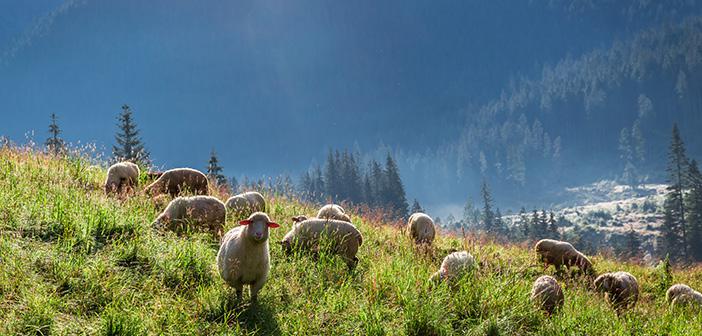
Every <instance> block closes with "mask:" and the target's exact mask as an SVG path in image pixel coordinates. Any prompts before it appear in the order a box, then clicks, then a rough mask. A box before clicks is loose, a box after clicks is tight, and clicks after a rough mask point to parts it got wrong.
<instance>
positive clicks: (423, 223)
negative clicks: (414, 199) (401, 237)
mask: <svg viewBox="0 0 702 336" xmlns="http://www.w3.org/2000/svg"><path fill="white" fill-rule="evenodd" d="M407 226H408V227H409V229H410V231H409V232H410V236H411V237H412V239H414V242H415V243H416V244H417V245H419V244H427V245H431V243H432V242H433V241H434V237H435V236H436V229H435V228H434V220H432V219H431V217H429V216H428V215H426V214H424V213H421V212H416V213H413V214H412V216H410V217H409V219H408V220H407Z"/></svg>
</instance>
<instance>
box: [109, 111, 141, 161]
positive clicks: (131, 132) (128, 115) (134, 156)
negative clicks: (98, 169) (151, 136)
mask: <svg viewBox="0 0 702 336" xmlns="http://www.w3.org/2000/svg"><path fill="white" fill-rule="evenodd" d="M117 120H118V124H117V126H118V127H119V132H117V134H116V135H115V141H117V145H115V146H112V159H113V161H121V160H124V161H131V162H134V163H140V164H142V165H148V164H150V160H149V152H148V151H147V150H146V149H145V148H144V144H143V143H142V142H141V138H140V137H139V130H138V129H137V126H136V124H135V123H134V120H133V119H132V110H131V109H130V108H129V106H127V105H123V106H122V112H120V114H119V116H118V117H117Z"/></svg>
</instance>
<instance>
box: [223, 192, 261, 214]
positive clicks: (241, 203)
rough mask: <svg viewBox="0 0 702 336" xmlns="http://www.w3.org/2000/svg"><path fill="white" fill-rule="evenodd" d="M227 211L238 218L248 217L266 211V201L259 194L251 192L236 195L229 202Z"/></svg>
mask: <svg viewBox="0 0 702 336" xmlns="http://www.w3.org/2000/svg"><path fill="white" fill-rule="evenodd" d="M226 205H227V210H228V211H230V212H231V213H234V214H235V216H236V217H237V218H241V217H244V218H245V217H248V216H249V215H251V214H252V213H254V212H259V211H265V210H266V200H265V199H264V198H263V195H261V194H260V193H258V192H255V191H249V192H245V193H241V194H238V195H234V196H232V197H230V198H229V199H228V200H227V203H226Z"/></svg>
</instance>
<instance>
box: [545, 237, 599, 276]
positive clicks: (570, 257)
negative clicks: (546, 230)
mask: <svg viewBox="0 0 702 336" xmlns="http://www.w3.org/2000/svg"><path fill="white" fill-rule="evenodd" d="M534 250H535V251H536V254H537V255H538V256H539V258H540V260H541V261H543V262H545V263H546V267H548V266H550V265H553V266H554V267H555V268H556V271H560V269H561V266H562V265H565V266H566V267H567V268H570V267H571V266H577V267H578V268H580V270H581V271H583V272H584V273H585V274H588V275H594V273H595V270H594V269H593V267H592V262H590V259H588V258H587V257H586V256H585V255H584V254H582V253H580V251H578V250H576V249H575V247H573V245H571V244H570V243H568V242H564V241H560V240H553V239H542V240H539V242H538V243H536V245H535V246H534Z"/></svg>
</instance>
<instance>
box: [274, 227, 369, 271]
mask: <svg viewBox="0 0 702 336" xmlns="http://www.w3.org/2000/svg"><path fill="white" fill-rule="evenodd" d="M322 237H325V238H326V239H329V241H330V243H331V252H332V253H334V254H337V255H339V256H341V258H342V259H344V261H345V262H346V265H347V266H348V267H349V269H353V268H354V267H355V266H356V264H357V263H358V258H356V253H357V252H358V247H359V246H361V244H362V243H363V236H361V232H359V231H358V229H356V227H355V226H354V225H353V224H351V223H349V222H345V221H340V220H334V219H319V218H312V219H308V220H305V221H302V222H299V223H295V224H293V227H292V229H291V230H290V231H289V232H288V233H287V234H286V235H285V237H283V240H282V241H281V242H280V244H281V245H282V246H283V251H285V252H286V253H287V254H290V253H291V252H292V249H293V248H294V247H300V248H301V249H303V250H312V251H315V252H318V251H319V244H320V240H321V239H322Z"/></svg>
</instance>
